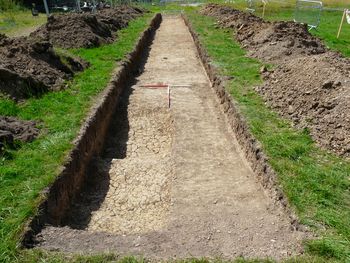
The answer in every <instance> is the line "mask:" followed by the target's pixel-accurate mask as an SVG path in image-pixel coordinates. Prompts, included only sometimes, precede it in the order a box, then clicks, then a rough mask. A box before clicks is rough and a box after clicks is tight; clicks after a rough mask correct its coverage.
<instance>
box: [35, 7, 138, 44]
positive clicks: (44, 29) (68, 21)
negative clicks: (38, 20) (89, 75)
mask: <svg viewBox="0 0 350 263" xmlns="http://www.w3.org/2000/svg"><path fill="white" fill-rule="evenodd" d="M142 12H143V11H142V10H141V9H138V8H134V7H129V6H121V7H118V8H113V9H105V10H101V11H99V12H98V13H96V14H76V13H70V14H59V15H53V16H51V17H49V19H48V22H47V23H46V24H45V25H43V26H41V27H40V28H39V29H38V30H36V31H34V32H33V33H31V35H30V36H31V37H33V38H38V39H45V40H47V41H49V42H51V43H52V44H53V45H54V46H58V47H62V48H82V47H84V48H90V47H97V46H100V45H101V44H106V43H111V42H112V41H113V40H114V38H115V34H113V32H115V31H117V30H119V29H121V28H123V27H126V26H127V25H128V22H129V21H130V20H131V19H133V18H135V17H137V16H138V15H140V14H142Z"/></svg>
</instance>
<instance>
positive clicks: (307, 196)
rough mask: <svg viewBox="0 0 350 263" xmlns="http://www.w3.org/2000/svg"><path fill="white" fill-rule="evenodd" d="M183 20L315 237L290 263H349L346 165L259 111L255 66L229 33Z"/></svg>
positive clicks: (349, 173) (197, 18)
mask: <svg viewBox="0 0 350 263" xmlns="http://www.w3.org/2000/svg"><path fill="white" fill-rule="evenodd" d="M188 16H189V18H190V20H191V22H192V23H193V26H194V28H195V30H196V31H197V32H198V33H199V36H200V40H201V42H202V43H203V44H204V46H205V48H206V49H207V51H208V53H209V55H210V57H211V58H212V59H213V63H214V64H215V65H216V66H217V67H218V68H219V69H220V71H221V74H222V75H225V76H232V77H233V80H232V81H230V82H228V84H227V89H228V90H229V91H230V93H231V94H232V96H233V97H234V98H235V100H236V101H237V102H238V103H239V107H240V109H241V111H242V113H243V114H244V116H246V118H247V120H248V122H249V126H250V129H251V131H252V133H253V134H254V136H255V137H256V138H257V139H258V140H259V141H260V142H261V143H262V145H263V149H264V151H265V153H266V154H267V155H268V157H269V163H270V164H271V166H272V167H273V168H274V170H275V171H276V172H277V174H278V179H279V183H280V184H281V186H282V188H283V190H284V192H285V194H286V196H287V197H288V199H289V201H290V203H291V205H292V206H293V207H294V209H295V210H296V212H297V214H298V215H299V218H300V220H301V222H302V223H304V224H306V225H308V226H310V228H311V229H313V230H314V231H315V232H316V233H317V234H318V235H320V237H319V238H318V239H315V240H313V241H308V242H307V243H306V250H307V253H308V254H307V255H308V258H307V259H305V258H303V259H298V261H295V262H299V260H300V262H305V261H308V262H322V261H324V262H333V261H334V262H350V193H349V189H350V162H349V161H346V160H343V159H341V158H339V157H336V156H334V155H332V154H329V153H326V152H325V151H323V150H320V149H319V148H317V147H316V146H315V144H314V143H313V142H312V139H311V137H310V136H309V134H308V132H307V131H300V130H295V129H293V128H292V127H291V124H290V123H289V122H288V121H286V120H283V119H281V118H280V117H279V116H278V115H277V114H276V113H274V112H273V111H271V110H270V109H268V108H267V107H266V106H265V104H264V102H263V100H262V99H261V97H259V96H258V95H257V94H256V92H255V91H254V90H253V86H254V85H259V84H260V83H261V79H260V74H259V68H260V67H261V63H260V62H259V61H257V60H255V59H251V58H248V57H246V56H245V51H243V50H242V49H241V48H240V46H239V44H238V43H236V42H235V41H234V40H233V38H232V32H231V31H230V30H227V29H217V28H216V27H215V26H214V20H213V19H211V18H209V17H204V16H201V15H198V13H196V12H193V11H192V12H191V11H189V12H188ZM292 262H293V261H292Z"/></svg>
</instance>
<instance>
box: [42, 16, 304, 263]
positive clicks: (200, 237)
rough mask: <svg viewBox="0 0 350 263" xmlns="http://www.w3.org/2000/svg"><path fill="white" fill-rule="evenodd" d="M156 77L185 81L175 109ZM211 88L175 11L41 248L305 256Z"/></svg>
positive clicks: (175, 94)
mask: <svg viewBox="0 0 350 263" xmlns="http://www.w3.org/2000/svg"><path fill="white" fill-rule="evenodd" d="M157 82H165V83H170V84H172V85H185V86H183V87H174V88H172V90H171V94H172V100H171V102H172V104H171V109H170V110H168V109H167V106H168V104H167V98H166V94H167V91H166V89H148V88H144V87H142V86H143V85H145V84H151V83H157ZM210 85H211V84H210V83H209V80H208V78H207V76H206V73H205V71H204V69H203V67H202V65H201V63H200V60H199V58H198V55H197V52H196V47H195V45H194V43H193V41H192V38H191V35H190V33H189V31H188V28H187V27H186V25H185V24H184V21H183V20H182V19H181V18H180V17H178V16H176V17H166V18H165V19H164V22H163V23H162V25H161V27H160V29H159V31H158V32H157V34H156V38H155V40H154V42H153V44H152V46H151V50H150V53H149V56H148V59H147V62H146V64H145V66H144V70H143V72H142V74H141V75H140V76H139V77H137V79H136V83H135V84H134V85H132V86H131V87H129V88H128V89H127V90H126V91H125V92H124V94H123V96H122V98H121V103H120V105H119V107H118V109H117V111H116V114H115V116H114V117H113V122H112V127H111V130H110V132H109V135H108V137H107V144H106V146H105V153H104V154H103V155H101V156H100V157H99V158H97V159H96V160H95V161H94V162H93V165H92V169H91V170H90V172H89V178H90V179H89V184H88V185H87V186H86V188H85V190H84V191H83V192H82V195H81V197H80V198H79V199H78V200H77V203H76V204H75V205H74V206H73V207H72V209H71V213H70V214H69V215H68V217H67V218H66V222H65V223H66V224H65V225H66V226H65V227H57V226H46V227H45V228H44V229H43V230H42V231H41V233H40V234H39V235H38V236H37V237H36V241H37V242H38V244H37V245H38V246H39V247H41V248H45V249H49V250H60V251H67V252H84V253H91V252H100V251H109V252H116V253H118V254H122V255H130V254H133V255H143V256H145V257H146V258H154V259H169V258H185V257H192V256H194V257H203V256H207V257H216V256H221V257H223V258H234V257H237V256H245V257H273V258H276V259H281V258H285V257H287V256H290V255H292V254H298V253H300V252H301V243H300V242H301V239H302V238H303V237H304V233H302V232H299V231H296V230H294V229H293V228H292V227H291V224H290V221H289V218H288V216H287V215H286V214H285V212H284V210H283V209H282V208H281V207H280V206H279V205H278V204H276V203H275V202H274V201H273V200H272V199H271V198H270V197H269V196H268V195H267V194H266V193H265V192H264V190H263V188H262V187H261V185H260V183H259V182H258V181H257V178H256V177H255V175H254V173H253V172H252V170H251V168H250V166H249V164H248V163H247V161H246V160H245V159H244V157H243V154H242V153H241V151H240V149H239V146H238V143H237V141H236V138H235V136H234V134H233V133H232V130H231V129H230V127H229V125H228V122H227V119H226V117H225V114H224V113H223V111H222V108H221V106H220V103H219V102H218V101H217V100H216V95H215V93H214V92H213V91H212V89H211V88H210ZM67 241H68V242H67Z"/></svg>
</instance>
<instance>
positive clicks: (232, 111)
mask: <svg viewBox="0 0 350 263" xmlns="http://www.w3.org/2000/svg"><path fill="white" fill-rule="evenodd" d="M182 17H183V19H184V21H185V24H186V25H187V27H188V28H189V31H190V33H191V35H192V38H193V40H194V43H195V45H196V48H197V52H198V55H199V57H200V60H201V62H202V64H203V66H204V68H205V71H206V73H207V75H208V77H209V80H210V82H211V86H212V88H213V89H214V91H215V93H216V95H217V98H218V99H219V102H220V104H221V106H222V109H223V111H224V113H225V115H226V117H227V120H228V122H229V125H230V127H231V129H232V130H233V132H234V134H235V136H236V139H237V141H238V143H239V145H240V146H241V149H242V151H243V153H244V156H245V158H246V159H247V160H248V162H249V163H250V166H251V168H252V170H253V171H254V173H255V175H256V176H257V177H258V179H259V181H260V182H261V184H262V186H263V187H264V188H265V189H267V190H268V192H269V195H270V196H271V197H272V198H273V199H274V200H275V201H276V203H278V204H280V205H282V207H283V209H284V210H285V211H286V212H287V215H288V216H289V218H290V222H291V224H292V226H293V227H294V228H295V229H298V228H299V223H298V220H297V217H296V215H295V213H294V212H293V210H292V209H291V207H290V205H289V203H288V200H287V198H286V196H285V195H284V193H283V191H282V189H281V188H280V186H279V184H278V183H277V175H276V173H275V172H274V170H273V169H272V168H271V166H270V165H269V164H268V157H267V156H266V155H265V153H264V152H263V149H262V146H261V144H260V143H259V142H258V141H257V140H256V138H255V137H254V136H253V135H252V133H251V132H250V129H249V125H248V122H247V120H246V119H245V118H244V116H243V114H242V113H241V112H240V110H239V106H238V104H237V102H236V101H235V100H234V99H233V98H232V96H231V95H230V93H229V92H227V90H226V88H225V80H224V78H223V76H221V75H220V73H219V71H218V69H217V68H216V67H215V66H214V65H213V64H212V63H211V60H210V57H209V55H208V53H207V51H206V50H205V48H204V47H203V46H202V44H201V42H200V40H199V37H198V35H197V33H196V32H195V31H194V29H193V27H192V24H191V22H190V21H189V19H188V18H187V17H186V16H185V15H182Z"/></svg>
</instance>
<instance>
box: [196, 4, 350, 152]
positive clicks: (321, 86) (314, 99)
mask: <svg viewBox="0 0 350 263" xmlns="http://www.w3.org/2000/svg"><path fill="white" fill-rule="evenodd" d="M202 13H203V14H205V15H209V16H213V17H215V18H216V19H218V23H219V25H220V26H222V27H225V28H233V29H234V30H235V38H236V40H237V41H238V42H240V43H241V45H242V47H243V48H245V49H247V50H248V55H249V56H251V57H255V58H259V59H261V60H262V61H264V62H267V63H273V64H274V65H276V67H275V68H274V69H273V70H267V69H266V68H265V67H264V68H262V69H261V73H262V75H263V79H264V81H265V82H264V84H263V85H262V86H260V87H257V88H256V90H257V91H258V92H259V93H260V94H261V95H262V96H263V98H264V99H265V101H267V103H268V104H269V105H270V106H271V107H273V108H274V109H276V110H277V111H278V112H279V113H280V114H281V115H283V116H285V117H287V118H289V119H291V120H292V121H293V123H294V124H295V125H296V126H297V127H299V128H308V129H309V130H310V133H311V135H312V137H313V138H314V139H315V141H316V142H317V143H318V144H319V145H320V146H322V147H324V148H326V149H329V150H332V151H334V152H335V153H337V154H339V155H344V156H350V105H349V103H348V102H349V97H350V92H349V88H350V61H349V59H346V58H344V57H342V56H341V55H340V54H339V53H336V52H333V51H330V50H328V49H327V48H326V47H325V46H324V44H323V43H322V42H321V41H320V40H319V39H318V38H315V37H313V36H312V35H311V34H310V33H309V32H308V30H307V26H306V25H301V24H298V23H294V22H283V21H282V22H268V21H264V20H262V19H261V18H259V17H256V16H254V15H252V14H249V13H244V12H241V11H238V10H235V9H232V8H230V7H226V6H220V5H216V4H210V5H207V6H206V7H204V8H203V9H202Z"/></svg>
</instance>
